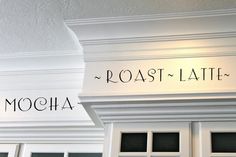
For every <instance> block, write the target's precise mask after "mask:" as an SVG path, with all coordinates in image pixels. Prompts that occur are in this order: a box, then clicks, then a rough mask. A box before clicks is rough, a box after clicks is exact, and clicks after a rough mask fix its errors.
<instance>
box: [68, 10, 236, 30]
mask: <svg viewBox="0 0 236 157" xmlns="http://www.w3.org/2000/svg"><path fill="white" fill-rule="evenodd" d="M234 14H236V9H221V10H206V11H195V12H179V13H165V14H151V15H133V16H118V17H101V18H87V19H68V20H65V23H66V24H67V25H68V26H74V25H94V24H95V25H97V24H105V23H120V22H138V21H142V22H144V21H155V20H165V19H179V18H193V17H209V16H222V15H234Z"/></svg>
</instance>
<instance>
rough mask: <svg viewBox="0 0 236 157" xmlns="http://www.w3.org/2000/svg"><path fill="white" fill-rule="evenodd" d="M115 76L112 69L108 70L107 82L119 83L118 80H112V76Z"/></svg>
mask: <svg viewBox="0 0 236 157" xmlns="http://www.w3.org/2000/svg"><path fill="white" fill-rule="evenodd" d="M112 77H113V72H112V71H111V70H107V83H109V82H112V83H117V81H112V80H111V78H112Z"/></svg>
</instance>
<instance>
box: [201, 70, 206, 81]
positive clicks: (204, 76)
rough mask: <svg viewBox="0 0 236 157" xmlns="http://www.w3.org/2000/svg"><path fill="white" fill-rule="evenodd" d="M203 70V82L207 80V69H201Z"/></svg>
mask: <svg viewBox="0 0 236 157" xmlns="http://www.w3.org/2000/svg"><path fill="white" fill-rule="evenodd" d="M201 69H202V80H203V81H205V80H206V69H207V68H201Z"/></svg>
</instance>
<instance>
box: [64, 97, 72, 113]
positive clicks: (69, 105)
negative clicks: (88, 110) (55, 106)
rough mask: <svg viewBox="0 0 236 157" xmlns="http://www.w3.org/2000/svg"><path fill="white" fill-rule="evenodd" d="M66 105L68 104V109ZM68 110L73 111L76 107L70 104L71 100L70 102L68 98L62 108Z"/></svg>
mask: <svg viewBox="0 0 236 157" xmlns="http://www.w3.org/2000/svg"><path fill="white" fill-rule="evenodd" d="M66 104H68V106H67V107H66ZM67 108H69V109H71V110H73V108H74V106H71V103H70V100H69V98H68V97H66V100H65V102H64V105H63V106H62V110H64V109H67Z"/></svg>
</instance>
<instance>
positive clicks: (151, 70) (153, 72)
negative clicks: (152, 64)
mask: <svg viewBox="0 0 236 157" xmlns="http://www.w3.org/2000/svg"><path fill="white" fill-rule="evenodd" d="M156 72H157V71H156V69H149V70H148V76H150V77H151V80H149V82H153V81H154V80H155V77H154V76H153V75H154V74H156Z"/></svg>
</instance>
